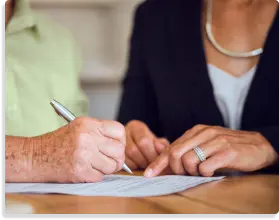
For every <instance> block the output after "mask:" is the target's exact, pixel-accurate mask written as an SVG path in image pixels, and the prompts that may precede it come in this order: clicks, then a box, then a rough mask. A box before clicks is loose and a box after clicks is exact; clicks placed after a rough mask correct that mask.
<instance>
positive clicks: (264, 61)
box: [242, 8, 279, 129]
mask: <svg viewBox="0 0 279 220" xmlns="http://www.w3.org/2000/svg"><path fill="white" fill-rule="evenodd" d="M278 26H279V8H278V10H277V14H276V15H275V18H274V21H273V24H272V25H271V27H270V31H269V33H268V35H267V39H266V43H265V46H264V53H263V54H262V55H261V57H260V60H259V63H258V67H257V71H256V74H255V77H254V79H253V81H252V83H251V87H250V90H249V93H248V96H247V99H246V102H245V106H244V110H243V115H242V128H243V129H247V128H249V127H250V126H249V125H252V124H254V122H255V121H258V123H259V124H269V123H272V122H269V121H267V119H266V117H265V118H263V116H265V112H272V109H270V106H272V105H273V104H272V103H274V102H275V101H276V100H278V97H277V94H278V80H279V72H276V70H277V71H278V57H277V56H276V54H277V52H278V49H279V44H278V43H277V42H278V39H279V31H278V29H277V28H278ZM273 51H275V53H273ZM273 54H274V55H275V56H274V55H273ZM275 72H276V73H275ZM252 129H253V128H252Z"/></svg>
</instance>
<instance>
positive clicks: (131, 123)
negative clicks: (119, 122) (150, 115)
mask: <svg viewBox="0 0 279 220" xmlns="http://www.w3.org/2000/svg"><path fill="white" fill-rule="evenodd" d="M141 123H142V122H140V121H138V120H132V121H130V122H128V124H127V125H126V126H127V127H133V126H138V125H140V124H141Z"/></svg>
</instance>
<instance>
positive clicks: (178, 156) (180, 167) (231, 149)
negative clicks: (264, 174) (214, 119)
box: [144, 125, 278, 177]
mask: <svg viewBox="0 0 279 220" xmlns="http://www.w3.org/2000/svg"><path fill="white" fill-rule="evenodd" d="M195 147H199V148H200V149H201V150H202V151H203V153H204V154H205V156H206V158H207V159H206V160H205V161H204V162H201V161H200V159H199V158H198V156H197V154H196V153H195V151H194V150H193V149H194V148H195ZM277 160H278V154H277V153H276V151H275V150H274V149H273V147H272V146H271V144H270V143H269V142H268V141H267V140H266V139H265V138H264V137H263V136H262V135H261V134H260V133H257V132H247V131H234V130H230V129H226V128H222V127H210V126H205V125H198V126H195V127H194V128H192V129H190V130H189V131H187V132H186V133H185V134H184V135H183V136H182V137H180V138H179V139H177V140H176V141H175V142H174V143H173V144H172V145H171V147H170V148H168V149H167V150H165V152H163V153H162V154H161V155H160V156H159V157H158V159H157V160H156V161H154V162H153V163H152V164H151V165H150V166H149V167H148V168H147V169H146V170H145V173H144V175H145V176H146V177H153V176H157V175H158V174H160V173H161V172H162V171H163V170H164V169H165V168H166V167H168V166H169V167H170V169H171V170H172V172H173V173H174V174H179V175H182V174H189V175H193V176H197V175H200V174H201V175H202V176H208V177H209V176H213V174H214V172H215V171H216V170H218V169H221V168H229V169H233V170H239V171H244V172H250V171H256V170H259V169H261V168H264V167H267V166H270V165H272V164H274V163H275V162H276V161H277Z"/></svg>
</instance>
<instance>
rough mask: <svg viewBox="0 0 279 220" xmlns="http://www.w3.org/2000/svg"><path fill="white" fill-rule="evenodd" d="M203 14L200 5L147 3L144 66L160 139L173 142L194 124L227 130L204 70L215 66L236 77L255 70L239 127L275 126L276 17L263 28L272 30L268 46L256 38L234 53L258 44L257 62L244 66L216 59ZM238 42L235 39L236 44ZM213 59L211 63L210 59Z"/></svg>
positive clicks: (278, 76) (278, 107) (278, 75)
mask: <svg viewBox="0 0 279 220" xmlns="http://www.w3.org/2000/svg"><path fill="white" fill-rule="evenodd" d="M153 8H154V9H155V8H156V12H157V13H156V15H154V14H153V13H152V9H153ZM202 10H203V4H202V3H201V1H183V0H175V1H172V2H171V3H170V2H168V1H150V3H149V5H147V6H146V12H145V15H146V16H145V26H144V28H145V30H142V31H143V32H144V33H145V34H144V39H143V42H144V51H145V55H146V56H145V60H146V64H147V69H148V73H149V77H150V80H151V82H152V86H153V87H154V88H153V89H154V91H155V93H156V97H157V105H158V109H159V119H160V122H161V126H162V130H163V133H164V135H165V136H167V137H168V138H169V139H170V140H174V139H175V138H177V137H179V136H180V135H182V134H183V133H184V132H185V130H187V129H189V128H191V127H192V126H194V125H196V124H207V125H219V126H225V123H224V120H223V118H222V114H221V112H220V109H219V108H218V106H217V103H216V101H215V96H214V92H213V89H214V88H213V85H212V82H211V81H210V77H209V73H208V67H207V65H208V64H214V65H216V66H217V67H218V68H220V69H223V70H224V71H226V72H229V73H233V75H236V76H238V75H241V74H243V73H245V72H247V71H248V70H249V69H251V68H252V67H253V66H255V65H257V70H256V72H255V76H254V78H253V80H252V82H251V86H249V90H248V94H247V98H246V100H245V102H244V104H243V105H244V106H243V113H242V121H241V125H240V127H241V129H245V130H253V129H256V128H258V127H264V126H273V125H276V124H277V125H278V124H279V114H278V112H279V98H278V97H279V67H278V64H277V63H278V59H277V58H276V55H277V52H278V51H279V43H278V42H277V39H279V14H278V12H277V14H276V16H275V17H274V21H273V22H272V24H271V25H270V26H266V27H267V28H266V30H267V31H268V30H270V31H269V32H268V34H267V35H266V41H264V38H263V36H260V37H259V38H258V39H257V40H255V42H253V43H251V44H248V45H246V47H239V48H238V47H235V50H237V51H238V50H240V49H241V48H243V50H245V51H246V50H249V48H251V47H252V48H254V47H256V46H257V45H259V44H260V45H259V46H264V54H263V55H262V56H261V57H260V58H259V57H258V58H252V59H250V60H248V62H247V60H246V62H244V61H241V60H237V59H233V60H232V59H230V60H228V58H227V57H225V56H223V55H222V54H218V55H217V54H216V53H217V52H216V51H215V50H214V48H212V46H211V45H210V44H209V42H208V41H206V40H205V41H204V39H205V37H204V33H203V31H202V30H203V29H202V27H203V19H202V18H203V16H202V13H201V12H202ZM272 19H273V17H272ZM272 19H271V20H272ZM214 20H216V19H214ZM217 20H218V19H217ZM213 31H214V29H213ZM234 31H235V30H234ZM215 32H216V31H215ZM217 32H218V31H217ZM253 34H255V33H253ZM239 37H241V36H239ZM249 37H251V36H249ZM216 38H217V39H218V37H216ZM239 39H240V38H237V39H235V42H237V40H239ZM247 39H248V38H247ZM247 39H244V40H243V41H245V40H246V41H247ZM229 42H230V41H229ZM220 43H221V44H223V45H226V46H227V47H228V49H233V48H232V45H229V44H228V45H227V44H226V42H222V41H221V42H220ZM244 43H245V42H244ZM244 43H243V44H244ZM212 57H214V59H211V58H212ZM238 67H239V68H238Z"/></svg>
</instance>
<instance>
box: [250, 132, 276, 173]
mask: <svg viewBox="0 0 279 220" xmlns="http://www.w3.org/2000/svg"><path fill="white" fill-rule="evenodd" d="M254 131H257V132H260V133H261V134H262V135H263V136H264V137H265V138H266V139H267V140H268V141H269V142H270V144H271V145H272V147H273V148H274V149H275V151H276V152H277V153H278V155H279V126H270V127H264V128H258V129H254ZM268 169H269V171H270V170H271V171H272V172H274V171H275V172H276V173H279V159H278V161H277V163H276V164H275V165H273V166H272V167H270V168H268Z"/></svg>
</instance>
